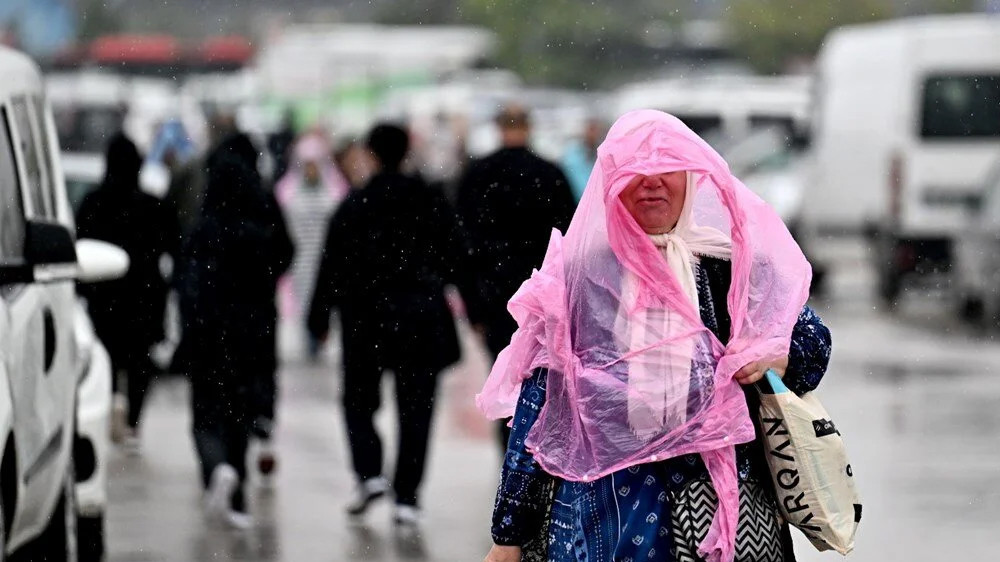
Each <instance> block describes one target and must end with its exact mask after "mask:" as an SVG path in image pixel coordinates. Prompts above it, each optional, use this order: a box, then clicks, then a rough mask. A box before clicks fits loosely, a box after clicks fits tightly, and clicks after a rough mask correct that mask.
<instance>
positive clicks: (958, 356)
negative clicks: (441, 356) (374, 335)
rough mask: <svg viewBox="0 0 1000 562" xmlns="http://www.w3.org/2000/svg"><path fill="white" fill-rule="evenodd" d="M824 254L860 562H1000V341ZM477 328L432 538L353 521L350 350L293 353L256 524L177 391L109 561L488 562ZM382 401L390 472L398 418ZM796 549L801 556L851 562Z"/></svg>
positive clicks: (830, 378)
mask: <svg viewBox="0 0 1000 562" xmlns="http://www.w3.org/2000/svg"><path fill="white" fill-rule="evenodd" d="M820 257H825V258H827V259H830V260H832V262H833V264H834V271H833V273H832V275H833V281H832V285H833V290H832V294H831V295H830V297H829V298H828V299H827V300H824V301H820V302H817V303H815V306H816V308H817V309H818V310H819V311H820V313H821V315H822V316H823V319H824V320H825V321H826V323H827V324H828V325H829V326H830V328H831V330H832V332H833V338H834V356H833V361H832V364H831V367H830V370H829V372H828V375H827V377H826V379H825V380H824V382H823V384H822V386H821V387H820V396H821V398H822V399H823V402H824V404H825V405H826V407H827V409H828V410H829V411H830V413H831V415H832V416H833V417H834V419H835V421H836V423H837V425H838V427H839V428H840V430H841V431H842V433H843V435H844V437H845V439H846V440H847V445H848V448H849V452H850V455H851V459H852V464H853V466H854V470H855V475H856V477H857V479H858V483H859V486H860V490H861V493H862V496H863V501H864V504H865V506H864V520H863V522H862V525H861V529H860V531H859V534H858V538H857V546H856V551H855V553H854V554H853V555H852V556H851V557H850V559H852V560H859V561H868V560H872V561H876V560H879V561H881V560H900V561H932V560H933V561H936V560H949V559H975V560H998V559H1000V554H998V553H1000V532H998V531H1000V340H998V339H997V337H996V336H987V335H983V334H980V333H977V332H976V331H975V330H973V329H971V328H969V327H966V326H963V325H962V324H960V323H959V322H958V321H957V320H956V319H955V314H954V313H953V312H952V311H953V310H954V307H953V306H951V305H950V304H948V303H947V301H946V299H945V298H944V297H943V296H942V295H940V294H932V293H929V292H927V291H916V290H915V291H911V292H910V293H909V295H908V297H907V299H906V301H905V302H904V303H903V304H902V306H901V307H900V308H899V310H898V311H897V312H895V313H893V314H887V313H886V312H884V311H881V310H879V309H878V307H877V306H876V305H875V302H874V299H873V297H872V276H871V273H870V268H869V267H868V266H867V264H866V261H865V249H864V245H863V244H862V243H860V242H857V241H847V242H839V243H836V244H832V245H831V246H830V247H829V248H827V251H826V252H825V253H824V254H821V255H820ZM462 330H463V339H464V343H465V347H466V354H465V355H466V358H465V360H464V361H463V362H462V363H461V364H460V365H458V366H457V367H456V368H454V369H452V370H451V371H450V372H449V373H448V374H447V375H446V378H445V379H444V382H443V385H442V389H441V402H440V408H439V409H438V413H437V417H436V420H435V428H434V442H433V444H432V451H431V457H430V464H429V469H428V478H427V480H426V482H425V486H424V490H423V496H422V503H423V506H424V508H425V520H424V525H423V532H422V533H421V535H420V536H419V537H410V536H401V535H398V534H397V533H396V532H395V531H394V528H393V525H392V524H391V522H390V515H391V514H390V510H389V508H388V505H387V504H383V505H378V506H377V507H375V508H373V510H372V511H371V512H370V513H369V514H368V516H367V518H366V519H365V522H364V524H361V525H358V524H353V523H351V522H350V521H349V520H348V518H347V517H346V515H345V513H344V504H345V502H346V501H347V500H348V498H349V497H350V494H351V491H352V488H353V484H354V483H353V479H352V476H351V472H350V470H349V462H348V458H347V448H346V437H345V433H344V427H343V424H342V422H341V417H340V410H339V405H338V399H337V398H338V392H339V391H338V373H339V362H338V358H337V351H336V350H331V351H330V353H329V356H328V357H327V358H326V362H325V363H324V364H322V365H311V364H307V363H306V362H304V361H302V360H300V359H296V358H295V355H296V354H295V353H294V350H293V349H291V347H292V346H291V345H289V344H287V342H286V345H285V348H286V351H288V353H287V354H288V356H289V359H288V360H287V361H286V363H285V364H284V367H283V369H282V373H281V385H282V391H283V394H282V402H281V405H280V414H279V415H280V422H279V423H280V429H279V433H278V437H277V446H278V452H279V455H280V458H279V462H280V469H279V472H278V475H277V477H276V478H275V479H274V481H273V482H272V483H271V484H270V485H269V486H268V485H264V484H262V483H260V482H256V481H255V483H254V484H253V486H252V491H251V496H252V502H253V504H252V511H253V513H254V515H255V517H256V524H255V527H254V528H253V529H251V530H250V531H246V532H237V531H232V530H229V529H226V528H224V527H221V526H218V525H215V524H212V523H211V522H209V521H206V519H205V518H204V517H203V515H202V512H201V509H200V503H199V502H200V494H201V492H200V489H199V485H198V480H197V473H196V465H195V457H194V452H193V446H192V443H191V439H190V437H189V425H190V414H189V410H188V407H187V400H188V398H187V387H186V384H185V383H184V381H182V380H178V379H171V380H165V381H161V382H160V383H159V384H158V385H157V386H156V387H155V388H154V390H153V391H152V395H151V396H150V400H149V404H148V409H147V412H146V416H145V420H144V424H145V425H144V430H143V439H144V443H143V449H142V454H141V455H140V456H138V457H129V456H126V455H124V454H121V453H119V452H115V453H114V455H113V457H112V458H111V460H110V465H111V476H110V484H109V488H110V489H109V494H110V506H109V509H108V514H107V526H108V531H107V532H108V536H107V541H108V560H109V561H111V562H144V561H171V562H174V561H176V562H182V561H184V562H187V561H230V560H246V561H260V562H265V561H268V562H271V561H274V562H278V561H282V562H291V561H296V562H298V561H306V562H312V561H329V562H333V561H348V560H370V561H396V560H440V561H474V560H481V559H482V557H483V555H484V554H485V552H486V551H487V550H488V548H489V545H490V540H489V519H490V511H491V509H492V502H493V493H494V490H495V486H496V480H497V474H498V473H497V465H498V463H499V460H500V455H499V451H498V447H497V445H496V443H495V441H494V439H495V438H494V434H493V431H492V427H491V426H490V425H488V424H487V423H486V422H485V421H483V420H482V419H481V418H480V417H479V415H478V413H477V412H476V410H475V409H474V407H473V405H472V396H473V395H474V394H475V392H476V391H478V388H479V386H480V385H481V382H482V379H483V377H484V376H485V372H486V359H485V353H484V351H483V350H482V349H481V348H480V347H479V346H478V344H477V343H476V340H475V338H473V337H472V335H471V332H470V331H469V330H468V329H467V327H465V326H463V327H462ZM390 387H391V379H390V378H389V377H387V382H386V391H387V392H388V391H389V390H390ZM385 396H389V395H388V394H386V395H385ZM383 403H384V407H383V411H382V412H381V413H380V419H379V421H380V427H382V428H383V429H384V430H385V431H384V433H383V435H384V436H387V437H388V438H387V439H386V443H387V445H388V446H387V448H388V454H389V455H390V461H391V455H392V450H393V447H392V444H393V438H392V437H391V429H392V425H393V420H394V413H393V412H392V401H391V400H385V399H383ZM389 466H391V464H390V465H389ZM799 538H801V537H799ZM797 545H798V548H797V553H798V557H799V559H800V560H803V561H818V560H835V559H838V558H839V556H838V555H836V554H832V553H822V554H821V553H817V552H816V551H815V549H813V547H812V546H811V545H809V544H808V543H807V542H806V541H804V540H801V541H798V540H797ZM956 555H960V556H956Z"/></svg>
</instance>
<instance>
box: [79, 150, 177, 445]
mask: <svg viewBox="0 0 1000 562" xmlns="http://www.w3.org/2000/svg"><path fill="white" fill-rule="evenodd" d="M141 166H142V157H141V156H140V155H139V151H138V149H136V147H135V144H133V143H132V141H130V140H129V139H128V138H127V137H126V136H125V135H124V134H121V133H119V134H117V135H115V136H114V137H112V139H111V142H110V143H109V144H108V148H107V167H106V170H107V171H106V173H105V176H104V181H103V183H102V184H101V185H100V187H99V188H98V189H96V190H95V191H93V192H91V193H90V194H88V195H87V196H86V198H84V200H83V202H82V203H81V205H80V210H79V213H78V215H77V220H76V223H77V235H78V236H79V237H80V238H94V239H97V240H104V241H106V242H110V243H112V244H115V245H117V246H119V247H121V248H122V249H124V250H125V251H126V252H127V253H128V256H129V261H130V266H129V270H128V273H126V275H125V277H124V278H122V279H118V280H114V281H105V282H102V283H96V284H87V285H81V286H80V293H81V294H82V295H83V296H84V297H86V299H87V303H88V308H89V310H90V317H91V319H92V320H93V323H94V329H95V331H96V332H97V336H98V337H99V338H100V339H101V341H102V342H103V343H104V345H105V347H107V349H108V352H109V354H110V355H111V361H112V367H113V370H114V372H115V376H114V377H113V379H112V380H113V381H114V383H115V387H116V390H117V379H118V376H117V374H118V372H119V371H125V373H126V375H127V378H126V380H127V385H128V429H127V434H126V435H125V436H124V438H125V441H126V444H127V445H128V446H129V447H131V448H133V449H135V447H137V446H138V434H137V430H138V426H139V419H140V415H141V413H142V405H143V401H144V398H145V395H146V389H147V387H148V386H149V382H150V378H151V377H152V375H153V373H154V371H155V367H154V365H153V363H152V361H151V360H150V356H149V352H150V347H151V346H152V345H153V344H155V343H157V342H159V341H161V340H162V339H163V337H164V326H163V322H164V311H165V306H166V298H167V281H166V280H165V279H164V276H163V274H162V272H161V268H160V263H161V259H162V258H163V257H164V256H172V255H174V254H176V252H177V250H178V248H177V245H178V238H179V234H178V231H179V227H178V225H177V217H176V216H173V215H172V213H171V212H170V210H169V208H168V207H167V206H166V205H164V204H162V203H161V202H160V200H158V199H157V198H155V197H153V196H152V195H148V194H146V193H143V192H141V191H140V190H139V169H140V167H141Z"/></svg>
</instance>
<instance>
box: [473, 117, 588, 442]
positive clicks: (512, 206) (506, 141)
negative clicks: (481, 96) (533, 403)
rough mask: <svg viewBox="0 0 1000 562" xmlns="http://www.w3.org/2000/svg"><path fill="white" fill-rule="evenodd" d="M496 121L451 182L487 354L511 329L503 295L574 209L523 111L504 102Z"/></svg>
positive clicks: (503, 432) (504, 432)
mask: <svg viewBox="0 0 1000 562" xmlns="http://www.w3.org/2000/svg"><path fill="white" fill-rule="evenodd" d="M497 126H498V127H499V128H500V133H501V137H502V141H503V147H502V148H501V149H500V150H498V151H497V152H495V153H493V154H491V155H490V156H487V157H485V158H483V159H481V160H477V161H475V162H473V163H472V164H471V165H470V166H469V169H468V170H467V171H466V173H465V175H464V176H463V178H462V180H461V183H460V184H459V188H458V212H459V217H460V218H461V220H462V226H463V227H464V229H465V232H466V233H467V234H468V237H469V243H470V245H471V247H472V251H473V256H474V258H475V259H474V262H473V263H474V267H475V275H476V277H477V278H478V280H479V292H478V293H477V295H476V297H475V298H474V299H471V300H467V302H466V306H467V308H468V313H469V321H470V322H472V323H473V324H474V325H476V327H477V330H478V331H479V332H480V333H481V334H482V335H483V336H484V338H485V340H486V346H487V347H488V348H489V350H490V352H491V353H492V354H493V359H494V360H496V357H497V355H499V354H500V352H501V351H503V349H504V348H505V347H507V344H509V343H510V338H511V336H512V335H514V331H515V330H516V329H517V323H516V322H514V318H513V317H511V315H510V313H509V312H507V301H509V300H510V298H511V297H512V296H514V293H515V292H517V289H518V288H519V287H520V286H521V283H523V282H524V280H525V279H527V278H528V277H530V276H531V271H532V269H534V268H537V267H540V266H541V265H542V259H543V258H544V257H545V250H546V249H547V248H548V245H549V238H550V237H551V235H552V229H553V228H558V229H559V230H561V231H563V232H565V230H566V228H567V227H568V226H569V222H570V220H571V219H572V218H573V212H574V211H575V210H576V202H575V199H574V198H573V193H572V191H571V190H570V187H569V182H568V181H567V180H566V176H565V175H563V173H562V171H561V170H560V169H559V168H558V167H557V166H556V165H554V164H552V163H550V162H548V161H546V160H544V159H542V158H540V157H538V156H536V155H535V154H534V153H533V152H532V151H531V150H530V149H529V148H528V139H529V137H530V136H531V123H530V119H529V116H528V114H527V112H526V111H525V110H524V109H523V108H521V107H517V106H509V107H507V108H505V109H504V110H503V111H501V112H500V114H499V115H498V116H497ZM498 428H499V436H500V441H501V447H502V449H503V450H506V449H507V439H508V437H509V436H510V430H509V429H508V427H507V424H506V423H504V422H502V421H501V422H500V423H499V425H498Z"/></svg>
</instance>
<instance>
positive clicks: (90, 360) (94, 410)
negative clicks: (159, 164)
mask: <svg viewBox="0 0 1000 562" xmlns="http://www.w3.org/2000/svg"><path fill="white" fill-rule="evenodd" d="M83 243H87V242H86V241H83ZM78 250H79V251H78V255H79V254H80V253H85V252H86V251H87V250H86V249H85V248H78ZM119 259H125V260H127V259H128V255H127V254H125V253H124V252H122V256H121V257H120V258H119ZM126 263H127V261H126ZM75 320H76V322H75V325H74V335H75V336H76V345H77V352H78V358H79V365H80V373H81V377H80V382H79V386H78V387H77V392H76V394H77V407H76V441H75V443H74V444H73V466H74V470H75V471H76V515H77V525H76V533H77V550H78V554H79V559H80V562H99V561H100V560H102V559H103V556H104V550H105V549H104V514H105V510H106V508H107V504H108V454H109V453H110V451H111V433H110V428H111V377H112V372H111V358H110V357H109V356H108V352H107V350H106V349H104V346H103V345H102V344H101V342H100V340H98V339H97V336H96V335H95V333H94V326H93V325H92V324H91V323H90V316H89V315H88V314H87V309H86V307H85V306H84V304H83V302H82V301H79V300H78V301H77V306H76V316H75Z"/></svg>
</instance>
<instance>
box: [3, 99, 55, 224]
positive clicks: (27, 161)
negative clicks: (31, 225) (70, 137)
mask: <svg viewBox="0 0 1000 562" xmlns="http://www.w3.org/2000/svg"><path fill="white" fill-rule="evenodd" d="M10 108H11V116H12V117H13V118H14V126H15V127H16V128H17V136H18V138H19V140H20V142H21V155H22V156H23V157H24V161H23V162H22V163H23V165H24V172H25V176H26V179H27V181H28V185H27V186H25V187H27V190H26V193H25V195H26V196H27V198H28V201H30V203H31V204H30V205H29V206H28V207H29V213H28V216H31V217H39V218H44V217H48V216H50V214H49V206H48V201H47V197H46V196H45V192H46V189H45V187H46V183H45V178H44V175H43V171H42V159H41V155H40V154H39V145H38V142H37V139H36V137H35V131H34V128H33V127H32V121H33V119H32V117H31V112H30V110H29V109H28V99H27V98H26V97H24V96H18V97H16V98H14V99H13V100H11V104H10Z"/></svg>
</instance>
